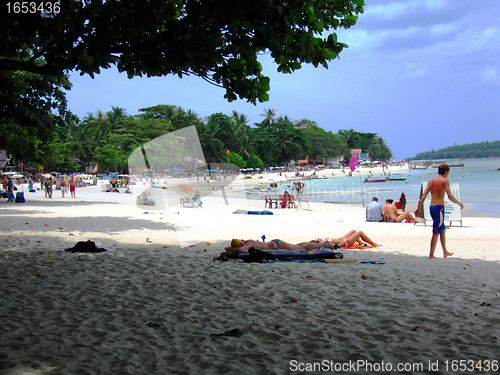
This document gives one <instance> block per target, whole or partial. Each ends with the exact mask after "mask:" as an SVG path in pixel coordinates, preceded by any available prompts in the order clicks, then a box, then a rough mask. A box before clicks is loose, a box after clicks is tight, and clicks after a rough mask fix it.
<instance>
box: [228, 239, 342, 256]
mask: <svg viewBox="0 0 500 375" xmlns="http://www.w3.org/2000/svg"><path fill="white" fill-rule="evenodd" d="M334 246H335V244H334V243H332V242H330V241H324V242H321V243H320V242H316V241H309V242H301V243H298V244H292V243H289V242H286V241H282V240H280V239H274V240H271V241H269V242H260V241H254V240H239V239H237V238H235V239H233V240H232V241H231V245H230V246H226V247H225V250H226V251H225V252H226V255H230V256H234V255H237V254H238V253H243V252H245V251H247V250H248V249H250V248H252V247H255V248H257V249H259V250H276V249H280V250H313V249H318V248H320V247H328V248H331V249H333V248H334Z"/></svg>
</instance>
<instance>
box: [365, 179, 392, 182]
mask: <svg viewBox="0 0 500 375" xmlns="http://www.w3.org/2000/svg"><path fill="white" fill-rule="evenodd" d="M386 181H387V178H373V179H369V178H365V182H386Z"/></svg>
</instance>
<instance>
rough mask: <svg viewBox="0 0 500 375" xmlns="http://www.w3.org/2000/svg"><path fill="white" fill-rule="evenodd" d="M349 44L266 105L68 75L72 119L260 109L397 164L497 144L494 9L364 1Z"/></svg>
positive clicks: (498, 23) (257, 118)
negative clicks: (118, 111) (171, 109)
mask: <svg viewBox="0 0 500 375" xmlns="http://www.w3.org/2000/svg"><path fill="white" fill-rule="evenodd" d="M365 3H366V6H365V13H364V14H362V15H361V16H360V17H359V20H358V23H357V24H356V25H355V26H354V27H352V28H351V29H349V30H340V31H338V32H337V34H338V35H339V40H340V41H342V42H345V43H347V44H349V48H348V49H345V50H344V51H343V53H342V54H341V56H340V58H339V59H336V60H333V61H331V62H330V64H329V69H324V68H314V67H312V66H303V68H302V69H301V70H299V71H296V72H295V73H293V74H292V75H283V74H280V73H277V72H276V65H274V64H273V63H272V61H271V59H270V58H269V56H262V59H261V62H262V64H263V65H264V69H265V73H266V74H267V75H269V76H270V77H271V91H270V100H269V101H268V102H265V103H259V104H258V105H256V106H254V105H253V104H250V103H247V102H246V101H242V100H240V101H236V102H232V103H228V102H227V101H226V100H225V99H224V98H223V96H224V90H223V89H221V88H217V87H214V86H212V85H210V84H208V83H207V82H205V81H203V80H201V79H200V78H196V77H184V78H182V79H179V78H178V77H176V76H166V77H157V78H134V79H128V78H127V76H126V75H125V74H120V73H118V72H117V71H116V69H114V68H113V69H108V70H103V71H101V74H99V75H96V76H95V78H94V79H92V78H90V77H88V76H83V77H82V76H80V75H79V74H78V73H72V75H71V78H70V80H71V82H72V83H73V88H72V89H71V91H69V92H68V95H67V98H68V106H69V109H70V110H71V111H72V112H73V113H74V114H76V115H77V116H79V117H80V118H83V117H84V116H86V115H87V114H88V113H95V112H96V111H97V110H102V111H108V110H110V109H111V106H116V107H122V108H125V110H126V112H127V114H129V115H134V114H137V113H138V109H139V108H143V107H148V106H153V105H157V104H173V105H177V106H180V107H182V108H184V109H186V110H187V109H190V110H192V111H194V112H195V113H197V114H198V115H200V116H201V117H202V118H205V117H207V116H209V115H211V114H212V113H216V112H222V113H226V114H231V113H232V111H233V110H235V111H237V112H240V113H243V114H245V115H246V116H247V117H248V119H249V124H250V125H252V124H253V123H255V122H261V121H262V120H263V117H262V114H263V113H264V112H265V110H267V109H274V110H276V112H277V114H278V115H287V116H288V117H290V118H291V119H292V120H300V119H309V120H313V121H316V122H317V124H318V125H319V126H321V127H322V128H324V129H326V130H330V131H332V132H337V131H338V130H339V129H354V130H356V131H360V132H372V133H377V134H378V135H379V136H381V137H383V138H384V139H385V140H386V142H387V144H388V146H389V148H390V149H391V150H392V151H393V153H394V157H395V158H396V159H403V158H406V157H412V156H415V154H416V153H418V152H421V151H428V150H432V149H434V150H436V149H440V148H444V147H448V146H452V145H453V144H465V143H473V142H482V141H487V140H489V141H494V140H499V139H500V130H499V129H500V126H499V125H500V124H499V120H500V42H499V40H500V1H498V0H481V1H478V0H399V1H390V0H365Z"/></svg>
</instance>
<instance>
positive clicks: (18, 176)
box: [11, 174, 24, 178]
mask: <svg viewBox="0 0 500 375" xmlns="http://www.w3.org/2000/svg"><path fill="white" fill-rule="evenodd" d="M11 177H12V178H23V177H24V176H23V175H22V174H13V175H12V176H11Z"/></svg>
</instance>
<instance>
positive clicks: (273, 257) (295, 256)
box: [237, 247, 344, 263]
mask: <svg viewBox="0 0 500 375" xmlns="http://www.w3.org/2000/svg"><path fill="white" fill-rule="evenodd" d="M343 257H344V255H343V254H342V253H339V252H337V251H335V250H334V249H331V248H327V247H321V248H318V249H314V250H283V249H276V250H258V249H256V248H251V249H249V250H248V252H243V253H239V254H238V256H237V258H238V259H242V260H243V261H244V262H249V263H250V262H257V263H271V262H275V261H320V260H324V259H342V258H343Z"/></svg>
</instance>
